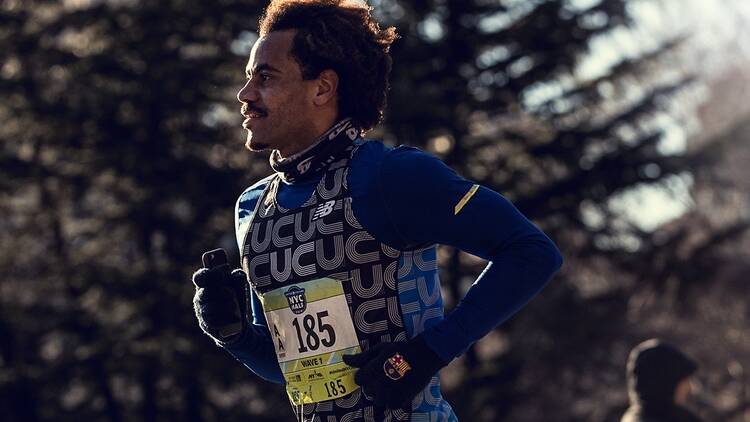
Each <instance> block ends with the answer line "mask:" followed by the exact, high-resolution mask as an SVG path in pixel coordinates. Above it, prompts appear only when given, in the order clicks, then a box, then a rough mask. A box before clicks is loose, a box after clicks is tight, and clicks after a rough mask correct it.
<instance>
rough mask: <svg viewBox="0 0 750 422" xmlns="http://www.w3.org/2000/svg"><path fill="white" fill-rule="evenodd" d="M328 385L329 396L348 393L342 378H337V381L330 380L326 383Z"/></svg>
mask: <svg viewBox="0 0 750 422" xmlns="http://www.w3.org/2000/svg"><path fill="white" fill-rule="evenodd" d="M325 386H326V393H328V397H329V398H331V397H338V396H340V395H342V394H346V387H344V384H343V383H342V382H341V379H337V380H336V381H328V382H326V383H325Z"/></svg>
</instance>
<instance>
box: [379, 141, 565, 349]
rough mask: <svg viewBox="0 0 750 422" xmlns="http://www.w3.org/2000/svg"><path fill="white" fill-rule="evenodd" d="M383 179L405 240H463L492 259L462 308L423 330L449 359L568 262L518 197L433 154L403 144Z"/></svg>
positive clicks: (386, 163) (520, 304)
mask: <svg viewBox="0 0 750 422" xmlns="http://www.w3.org/2000/svg"><path fill="white" fill-rule="evenodd" d="M399 180H400V181H401V182H398V181H399ZM380 181H381V182H382V184H383V185H382V187H381V188H382V195H383V197H384V204H385V206H387V207H388V208H389V211H388V212H389V216H390V220H391V221H392V224H393V226H394V230H395V231H396V233H397V234H398V235H399V237H400V238H401V240H402V241H403V242H405V243H407V244H414V245H418V244H432V243H439V244H444V245H450V246H455V247H457V248H459V249H461V250H463V251H466V252H468V253H470V254H472V255H475V256H478V257H480V258H483V259H486V260H488V261H489V264H488V265H487V267H486V268H485V270H484V271H483V272H482V274H481V275H480V276H479V277H478V278H477V280H476V281H475V282H474V284H473V285H472V286H471V288H470V289H469V290H468V292H467V293H466V295H465V296H464V298H463V299H462V300H461V301H460V303H459V304H458V305H457V306H456V308H455V309H454V310H453V311H452V312H451V313H450V314H449V315H448V316H447V317H446V318H445V319H444V320H442V321H440V322H439V323H437V324H436V325H434V326H431V327H429V328H428V329H426V330H425V332H424V333H423V334H422V336H423V337H424V340H425V342H426V343H427V344H428V345H429V346H430V348H431V349H433V350H434V351H435V353H437V354H438V355H439V356H440V357H441V358H442V359H443V360H444V361H446V362H450V361H451V360H452V359H454V358H456V357H458V356H460V355H461V354H462V353H463V352H465V351H466V349H467V348H468V347H469V346H470V345H471V344H472V343H474V342H475V341H477V340H479V339H480V338H482V337H484V336H485V335H486V334H487V333H488V332H489V331H491V330H492V329H493V328H495V327H496V326H497V325H499V324H501V323H502V322H503V321H505V320H507V319H508V318H509V317H510V316H512V315H513V314H515V313H516V312H517V311H518V310H519V309H521V308H522V307H523V306H524V305H526V303H528V302H529V300H531V299H532V298H533V297H534V296H535V295H536V294H537V293H539V291H541V289H542V288H543V287H544V286H545V284H546V283H547V282H548V281H549V280H550V279H551V277H552V275H553V274H554V273H555V272H557V270H559V269H560V267H561V265H562V256H561V254H560V251H559V250H558V249H557V247H556V246H555V244H554V243H553V242H552V240H550V239H549V237H547V236H546V235H545V234H544V233H543V232H542V231H541V230H539V228H537V227H536V226H535V225H534V224H533V223H531V222H530V221H529V220H528V219H527V218H526V217H524V216H523V215H522V214H521V213H520V212H519V211H518V209H516V207H515V206H513V204H511V203H510V201H508V200H507V199H506V198H505V197H503V196H502V195H500V194H499V193H497V192H494V191H492V190H491V189H488V188H486V187H483V186H480V185H478V184H475V183H473V182H471V181H469V180H466V179H464V178H463V177H461V176H459V175H457V174H456V173H455V172H454V171H453V170H451V169H450V168H449V167H447V166H446V165H445V164H444V163H443V162H442V161H440V160H438V159H437V158H435V157H433V156H431V155H429V154H426V153H424V152H422V151H420V150H417V149H414V148H405V147H402V148H397V149H395V150H394V151H392V152H391V155H390V156H389V157H387V159H385V160H384V161H383V164H382V168H381V178H380Z"/></svg>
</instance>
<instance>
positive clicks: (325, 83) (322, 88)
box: [313, 69, 339, 106]
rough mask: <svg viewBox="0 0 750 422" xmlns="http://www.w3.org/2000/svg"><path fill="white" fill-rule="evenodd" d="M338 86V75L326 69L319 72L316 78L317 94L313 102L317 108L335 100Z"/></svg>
mask: <svg viewBox="0 0 750 422" xmlns="http://www.w3.org/2000/svg"><path fill="white" fill-rule="evenodd" d="M338 86H339V75H338V74H337V73H336V72H335V71H333V70H331V69H326V70H324V71H322V72H320V76H318V85H317V92H316V93H315V98H313V102H314V103H315V105H317V106H322V105H326V104H328V103H329V102H331V101H335V100H336V94H337V93H338Z"/></svg>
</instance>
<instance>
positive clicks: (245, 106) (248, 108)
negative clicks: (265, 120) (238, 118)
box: [240, 103, 266, 115]
mask: <svg viewBox="0 0 750 422" xmlns="http://www.w3.org/2000/svg"><path fill="white" fill-rule="evenodd" d="M250 111H252V112H254V113H259V114H266V111H265V110H263V109H262V108H259V107H255V106H251V105H250V104H248V103H245V104H242V108H241V109H240V113H242V114H243V115H247V114H248V112H250Z"/></svg>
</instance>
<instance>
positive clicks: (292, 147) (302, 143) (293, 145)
mask: <svg viewBox="0 0 750 422" xmlns="http://www.w3.org/2000/svg"><path fill="white" fill-rule="evenodd" d="M338 121H339V120H338V119H336V117H335V116H332V117H331V118H327V119H320V120H317V121H314V122H313V123H312V128H311V131H310V132H308V133H310V134H311V135H310V136H299V137H296V139H289V140H288V141H289V144H287V145H284V146H282V147H280V148H277V151H279V155H280V156H281V157H282V159H285V158H288V157H292V156H294V155H297V154H300V153H303V152H304V151H307V150H308V149H310V148H311V147H312V146H313V145H315V144H317V143H318V142H319V141H320V137H321V136H322V135H323V134H324V133H326V132H327V131H328V130H329V129H330V128H331V127H332V126H333V125H335V124H336V123H337V122H338Z"/></svg>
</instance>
